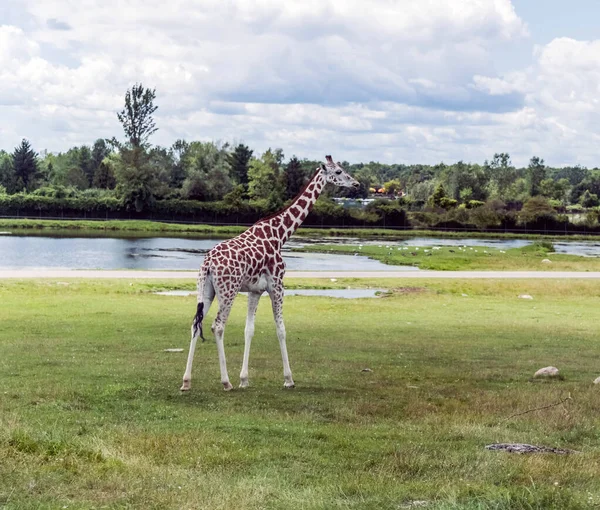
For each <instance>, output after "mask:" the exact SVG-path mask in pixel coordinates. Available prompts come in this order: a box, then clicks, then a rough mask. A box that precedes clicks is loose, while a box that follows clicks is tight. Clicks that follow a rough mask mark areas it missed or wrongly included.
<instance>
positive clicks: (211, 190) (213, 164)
mask: <svg viewBox="0 0 600 510" xmlns="http://www.w3.org/2000/svg"><path fill="white" fill-rule="evenodd" d="M182 164H183V166H184V168H185V171H186V176H187V177H186V178H185V180H184V182H183V185H182V194H183V196H185V197H186V198H190V199H194V200H221V199H222V198H223V196H224V195H226V194H227V193H229V192H230V191H231V189H232V188H233V185H232V183H231V179H230V178H229V168H230V167H229V161H228V153H227V146H222V147H221V146H218V145H217V144H215V143H213V142H206V143H204V142H191V143H190V144H189V145H188V146H187V148H186V150H185V153H184V154H183V156H182Z"/></svg>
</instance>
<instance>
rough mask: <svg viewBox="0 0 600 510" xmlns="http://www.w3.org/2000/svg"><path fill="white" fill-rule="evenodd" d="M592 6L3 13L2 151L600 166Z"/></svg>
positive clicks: (598, 69)
mask: <svg viewBox="0 0 600 510" xmlns="http://www.w3.org/2000/svg"><path fill="white" fill-rule="evenodd" d="M598 19H600V2H598V1H597V0H571V1H569V2H565V1H564V0H512V1H511V0H456V1H454V0H453V1H448V0H419V1H416V0H286V1H283V0H171V1H170V2H165V1H164V0H102V1H100V0H1V2H0V148H4V149H7V150H10V149H12V148H13V147H14V146H15V145H16V144H17V143H18V142H19V141H20V140H21V139H22V138H24V137H25V138H28V139H29V140H30V141H31V142H32V144H33V145H34V148H35V149H36V150H38V151H39V150H42V149H48V150H50V151H60V150H65V149H67V148H69V147H71V146H73V145H79V144H84V143H86V144H90V143H92V142H93V141H94V140H95V139H96V138H100V137H112V136H114V135H118V136H120V135H121V132H122V131H121V128H120V125H119V124H118V121H117V118H116V114H115V112H116V111H117V110H118V109H119V108H120V107H121V106H122V103H123V95H124V92H125V90H126V89H127V88H128V87H130V86H131V85H132V84H134V83H135V82H142V83H143V84H144V85H146V86H150V87H152V88H156V91H157V101H156V103H157V104H158V106H159V109H158V111H157V114H156V121H157V124H158V126H159V128H160V130H159V131H158V132H157V133H156V135H155V136H154V138H153V141H154V143H157V144H161V145H170V144H171V143H173V142H174V141H175V140H176V139H177V138H185V139H188V140H221V141H230V142H239V141H243V142H244V143H246V144H248V145H250V147H251V148H253V149H255V151H256V152H260V151H262V150H265V149H267V148H268V147H281V148H283V150H284V153H285V154H286V155H287V156H291V155H292V154H296V155H298V156H299V157H311V158H312V157H314V158H320V157H322V156H323V155H324V154H325V153H332V154H333V155H334V157H335V158H336V159H339V160H348V161H352V162H358V161H365V162H366V161H372V160H373V161H381V162H387V163H391V162H399V163H415V162H421V163H437V162H440V161H445V162H452V161H456V160H459V159H463V160H465V161H473V162H483V160H484V159H489V158H490V157H491V156H492V155H493V154H494V152H501V151H502V152H509V153H510V154H511V156H512V158H513V161H514V162H515V163H517V164H525V163H526V162H527V161H528V159H529V158H530V157H531V156H533V155H538V156H540V157H543V158H545V159H546V162H547V163H549V164H551V165H566V164H582V165H586V166H590V167H591V166H600V26H599V25H598V23H597V20H598Z"/></svg>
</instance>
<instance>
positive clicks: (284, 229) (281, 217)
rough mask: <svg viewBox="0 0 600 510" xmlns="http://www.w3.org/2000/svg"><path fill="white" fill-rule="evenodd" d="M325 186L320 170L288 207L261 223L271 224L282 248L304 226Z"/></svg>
mask: <svg viewBox="0 0 600 510" xmlns="http://www.w3.org/2000/svg"><path fill="white" fill-rule="evenodd" d="M325 184H326V181H325V176H324V175H323V172H322V171H321V170H318V171H317V172H316V173H315V175H313V177H312V178H311V179H310V181H308V184H307V185H306V187H305V188H304V190H302V191H301V192H300V193H299V194H298V196H297V197H296V198H295V199H294V201H293V202H292V203H291V204H290V205H289V206H288V207H286V208H285V209H284V210H283V211H281V212H280V213H279V214H277V215H275V216H273V217H272V218H269V219H267V220H263V221H261V222H260V223H268V224H269V226H270V227H271V231H272V233H273V236H274V237H276V238H277V240H278V241H279V243H280V246H283V244H284V243H285V242H286V241H287V240H288V239H289V238H290V237H291V236H292V234H293V233H294V232H296V230H298V227H299V226H300V225H302V223H303V222H304V220H305V219H306V217H307V216H308V213H309V212H310V210H311V209H312V207H313V205H315V202H316V201H317V198H319V195H321V192H322V191H323V188H324V187H325Z"/></svg>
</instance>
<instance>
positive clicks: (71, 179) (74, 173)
mask: <svg viewBox="0 0 600 510" xmlns="http://www.w3.org/2000/svg"><path fill="white" fill-rule="evenodd" d="M61 184H63V185H64V186H67V187H69V186H72V187H74V188H77V189H87V188H89V186H90V183H89V181H88V178H87V175H86V174H85V173H84V172H83V170H82V169H81V168H80V167H78V166H72V167H71V168H69V170H68V171H67V173H66V174H65V175H64V176H63V182H62V183H61Z"/></svg>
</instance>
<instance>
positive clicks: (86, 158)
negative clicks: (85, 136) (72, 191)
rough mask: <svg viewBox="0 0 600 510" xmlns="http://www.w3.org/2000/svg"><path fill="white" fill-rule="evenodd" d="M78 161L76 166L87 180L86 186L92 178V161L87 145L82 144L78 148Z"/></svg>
mask: <svg viewBox="0 0 600 510" xmlns="http://www.w3.org/2000/svg"><path fill="white" fill-rule="evenodd" d="M78 156H79V161H78V162H77V163H78V165H77V166H78V167H79V168H80V169H81V172H82V173H83V175H85V178H86V180H87V186H89V185H90V184H91V182H92V180H93V178H94V170H95V169H94V162H93V160H92V151H91V150H90V148H89V147H88V146H87V145H82V146H81V147H80V148H79V155H78ZM87 186H86V187H87Z"/></svg>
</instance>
